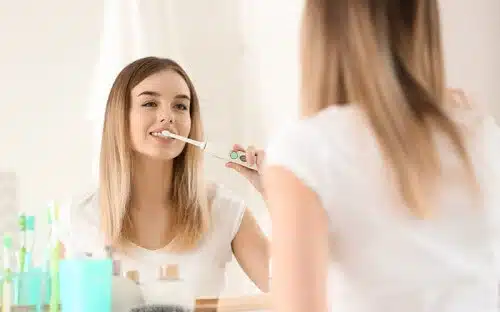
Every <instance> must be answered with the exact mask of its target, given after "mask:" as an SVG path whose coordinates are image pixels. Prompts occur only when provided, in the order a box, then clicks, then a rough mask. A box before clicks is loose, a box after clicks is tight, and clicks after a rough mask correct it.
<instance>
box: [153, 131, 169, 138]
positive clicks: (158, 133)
mask: <svg viewBox="0 0 500 312" xmlns="http://www.w3.org/2000/svg"><path fill="white" fill-rule="evenodd" d="M151 134H152V135H153V136H157V137H163V138H169V136H168V135H166V133H165V134H163V133H162V132H153V133H151Z"/></svg>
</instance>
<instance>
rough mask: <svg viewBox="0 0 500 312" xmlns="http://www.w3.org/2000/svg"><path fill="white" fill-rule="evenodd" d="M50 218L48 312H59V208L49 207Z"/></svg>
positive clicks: (55, 206) (55, 205)
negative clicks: (49, 290)
mask: <svg viewBox="0 0 500 312" xmlns="http://www.w3.org/2000/svg"><path fill="white" fill-rule="evenodd" d="M49 213H50V217H51V221H52V226H51V233H50V234H51V235H50V236H51V237H50V240H51V241H50V245H51V250H50V289H51V292H50V312H59V311H60V309H59V302H60V293H59V256H60V252H61V244H60V243H59V229H58V226H59V224H58V222H59V207H58V206H57V204H55V203H52V205H50V212H49Z"/></svg>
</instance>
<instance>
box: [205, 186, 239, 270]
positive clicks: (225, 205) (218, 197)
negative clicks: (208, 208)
mask: <svg viewBox="0 0 500 312" xmlns="http://www.w3.org/2000/svg"><path fill="white" fill-rule="evenodd" d="M215 192H216V193H215V198H214V200H213V202H212V220H213V239H214V240H215V241H216V244H217V245H218V246H219V247H217V248H218V249H219V252H220V253H221V255H220V256H221V258H222V261H223V262H229V261H231V259H232V247H231V243H232V241H233V239H234V238H235V236H236V234H237V233H238V231H239V229H240V225H241V221H242V220H243V216H244V214H245V209H246V205H245V202H244V201H243V200H242V199H241V198H239V197H237V196H236V195H235V194H234V193H233V192H232V191H230V190H229V189H227V188H225V187H224V186H222V185H217V186H216V190H215Z"/></svg>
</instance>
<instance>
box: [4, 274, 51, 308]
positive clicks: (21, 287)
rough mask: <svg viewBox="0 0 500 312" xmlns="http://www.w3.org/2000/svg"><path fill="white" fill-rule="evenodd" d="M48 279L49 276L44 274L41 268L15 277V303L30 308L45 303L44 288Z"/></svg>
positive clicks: (13, 280) (13, 281)
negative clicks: (43, 297)
mask: <svg viewBox="0 0 500 312" xmlns="http://www.w3.org/2000/svg"><path fill="white" fill-rule="evenodd" d="M44 279H45V281H44ZM46 279H47V274H44V273H43V272H42V270H41V269H40V268H32V269H30V270H29V271H28V272H23V273H18V274H16V275H14V277H13V278H12V284H13V295H14V298H13V299H14V300H13V302H14V303H15V304H19V305H30V306H31V305H37V304H39V303H41V301H43V299H42V294H43V289H42V287H43V285H44V283H46Z"/></svg>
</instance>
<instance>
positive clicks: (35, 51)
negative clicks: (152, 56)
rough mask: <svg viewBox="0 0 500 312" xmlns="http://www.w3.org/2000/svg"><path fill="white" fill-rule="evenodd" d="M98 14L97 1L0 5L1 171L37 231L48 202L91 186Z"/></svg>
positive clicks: (31, 0) (1, 1)
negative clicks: (15, 183)
mask: <svg viewBox="0 0 500 312" xmlns="http://www.w3.org/2000/svg"><path fill="white" fill-rule="evenodd" d="M101 14H102V6H101V3H100V0H86V1H58V0H46V1H43V2H40V1H37V0H22V1H9V0H0V42H1V49H0V69H1V75H0V94H1V95H0V99H1V103H0V142H1V146H2V147H1V152H0V171H14V172H16V173H17V174H18V177H19V183H20V185H19V193H20V202H19V205H20V207H21V208H22V209H23V210H26V211H30V212H34V213H36V215H37V221H38V222H37V223H38V224H40V223H45V222H46V213H45V205H46V203H47V202H48V201H49V200H51V199H59V198H62V197H64V196H66V195H68V194H71V193H73V192H75V191H76V190H77V189H78V188H81V187H82V184H87V183H89V182H90V176H89V171H90V168H91V167H90V166H91V163H90V162H89V160H90V159H91V158H90V157H91V153H90V151H91V144H92V142H91V137H89V135H88V133H89V132H90V131H91V129H90V124H89V122H88V121H87V120H86V119H85V118H84V116H85V112H86V109H87V104H88V103H87V102H86V92H87V91H88V87H89V85H90V84H89V83H90V81H89V79H90V77H91V69H92V64H93V63H94V62H95V61H96V59H97V56H98V40H99V33H100V29H99V28H100V21H101ZM1 213H2V214H4V213H5V212H1ZM42 232H43V233H44V234H46V228H45V227H44V228H43V229H42ZM38 247H41V246H38Z"/></svg>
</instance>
